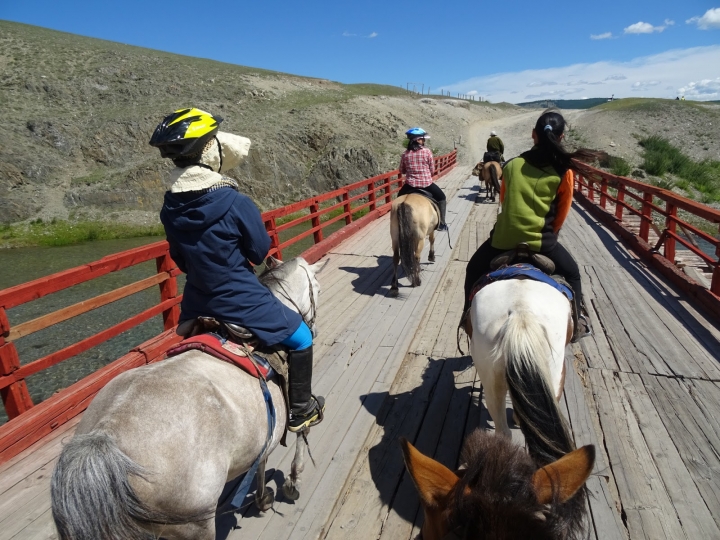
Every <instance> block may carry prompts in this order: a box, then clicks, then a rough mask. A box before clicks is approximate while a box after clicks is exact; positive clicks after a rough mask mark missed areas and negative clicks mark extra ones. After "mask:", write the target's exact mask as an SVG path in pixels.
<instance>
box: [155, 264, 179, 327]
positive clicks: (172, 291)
mask: <svg viewBox="0 0 720 540" xmlns="http://www.w3.org/2000/svg"><path fill="white" fill-rule="evenodd" d="M155 265H156V267H157V271H158V274H160V273H162V272H168V273H170V272H172V271H173V270H175V268H177V265H176V264H175V261H173V260H172V258H171V257H170V251H167V252H165V254H164V255H162V256H160V257H157V258H156V259H155ZM159 286H160V302H165V301H166V300H171V299H173V298H177V295H178V287H177V278H176V277H175V276H171V277H170V279H166V280H165V281H163V282H162V283H160V285H159ZM162 316H163V329H165V330H170V329H171V328H175V327H176V326H177V325H178V322H180V306H179V305H178V304H175V305H174V306H172V307H171V308H169V309H166V310H164V311H163V314H162Z"/></svg>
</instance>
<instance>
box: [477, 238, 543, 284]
mask: <svg viewBox="0 0 720 540" xmlns="http://www.w3.org/2000/svg"><path fill="white" fill-rule="evenodd" d="M521 262H525V263H529V264H532V265H533V266H534V267H535V268H537V269H538V270H540V271H542V272H543V273H545V274H547V275H548V276H552V275H553V272H555V263H554V262H553V261H552V259H550V258H549V257H546V256H545V255H541V254H540V253H536V252H534V251H531V250H530V246H529V245H528V244H527V243H526V242H521V243H520V244H518V245H517V246H516V247H515V249H511V250H508V251H506V252H504V253H501V254H500V255H498V256H496V257H495V258H493V260H492V261H490V269H491V270H497V269H498V268H501V267H502V266H510V265H511V264H515V263H521Z"/></svg>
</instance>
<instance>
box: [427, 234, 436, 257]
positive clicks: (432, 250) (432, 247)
mask: <svg viewBox="0 0 720 540" xmlns="http://www.w3.org/2000/svg"><path fill="white" fill-rule="evenodd" d="M428 261H430V262H435V231H430V253H429V254H428Z"/></svg>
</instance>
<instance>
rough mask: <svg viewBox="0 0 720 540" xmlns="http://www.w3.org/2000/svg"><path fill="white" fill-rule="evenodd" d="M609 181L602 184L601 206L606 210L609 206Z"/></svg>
mask: <svg viewBox="0 0 720 540" xmlns="http://www.w3.org/2000/svg"><path fill="white" fill-rule="evenodd" d="M607 186H608V183H607V180H606V179H605V178H603V179H602V182H600V206H601V207H602V208H603V209H604V208H605V207H606V206H607Z"/></svg>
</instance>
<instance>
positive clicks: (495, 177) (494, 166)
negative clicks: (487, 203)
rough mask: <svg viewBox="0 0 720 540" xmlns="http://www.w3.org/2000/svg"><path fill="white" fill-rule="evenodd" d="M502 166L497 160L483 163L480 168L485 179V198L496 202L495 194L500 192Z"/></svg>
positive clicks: (481, 176)
mask: <svg viewBox="0 0 720 540" xmlns="http://www.w3.org/2000/svg"><path fill="white" fill-rule="evenodd" d="M501 177H502V167H500V164H499V163H498V162H497V161H488V162H487V163H483V164H482V167H481V168H480V178H482V179H483V180H484V181H485V199H486V200H487V199H490V200H491V201H492V202H495V194H496V193H500V178H501Z"/></svg>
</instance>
